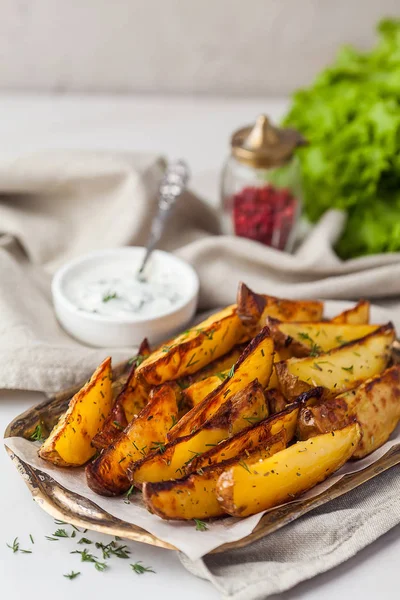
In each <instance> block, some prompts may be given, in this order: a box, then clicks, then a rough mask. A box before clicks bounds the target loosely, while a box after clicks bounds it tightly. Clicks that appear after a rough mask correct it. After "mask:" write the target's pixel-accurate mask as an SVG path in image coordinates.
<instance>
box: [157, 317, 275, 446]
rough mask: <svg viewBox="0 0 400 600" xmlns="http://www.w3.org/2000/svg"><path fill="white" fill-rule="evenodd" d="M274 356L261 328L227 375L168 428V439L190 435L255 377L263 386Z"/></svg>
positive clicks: (267, 337) (268, 377)
mask: <svg viewBox="0 0 400 600" xmlns="http://www.w3.org/2000/svg"><path fill="white" fill-rule="evenodd" d="M273 357H274V342H273V340H272V338H271V337H270V334H269V329H268V327H265V328H264V329H263V330H262V331H261V332H260V333H259V334H258V335H257V336H256V337H255V338H254V339H253V340H252V341H251V342H250V344H249V345H248V346H247V347H246V349H245V351H244V352H243V354H242V355H241V356H240V358H239V360H238V361H237V363H236V364H235V366H234V367H233V368H232V372H231V373H230V377H228V378H227V379H226V380H225V381H223V382H222V383H221V385H220V386H219V387H218V388H217V389H216V390H214V391H213V392H211V394H209V395H208V396H206V398H204V400H202V401H201V402H200V403H199V404H197V405H196V406H194V407H193V408H192V409H191V410H190V411H189V412H188V413H186V415H185V416H184V417H182V419H181V420H180V421H179V422H178V423H177V424H176V425H175V427H173V428H172V429H171V431H170V432H169V434H168V440H169V441H173V440H176V439H177V438H178V437H183V436H185V435H188V434H190V433H191V432H193V431H196V430H197V429H200V427H201V426H202V425H203V423H205V422H206V421H207V420H208V419H210V418H211V417H212V416H213V415H214V414H215V413H216V412H217V411H218V410H219V408H220V407H221V406H222V405H223V404H225V403H226V402H227V401H228V400H229V399H230V398H231V397H232V396H234V395H235V394H236V393H237V392H240V390H243V389H244V388H245V387H246V386H247V385H248V384H249V382H251V381H254V380H255V379H257V380H258V382H259V383H260V385H261V386H262V387H263V388H264V387H265V386H266V385H267V384H268V381H269V379H270V377H271V372H272V365H273Z"/></svg>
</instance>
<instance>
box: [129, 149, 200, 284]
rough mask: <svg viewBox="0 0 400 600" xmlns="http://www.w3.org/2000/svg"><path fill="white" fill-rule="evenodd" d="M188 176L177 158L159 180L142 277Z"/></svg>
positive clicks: (141, 268)
mask: <svg viewBox="0 0 400 600" xmlns="http://www.w3.org/2000/svg"><path fill="white" fill-rule="evenodd" d="M189 177H190V172H189V167H188V166H187V164H186V163H185V161H183V160H178V161H177V162H173V163H171V164H169V165H168V167H167V169H166V171H165V173H164V176H163V178H162V180H161V184H160V192H159V199H158V210H157V214H156V216H155V217H154V219H153V222H152V224H151V229H150V236H149V239H148V241H147V244H146V253H145V255H144V259H143V262H142V265H141V267H140V269H139V272H138V275H139V277H142V278H143V271H144V269H145V267H146V264H147V261H148V260H149V258H150V256H151V253H152V252H153V250H154V248H155V247H156V246H157V244H158V242H159V241H160V238H161V236H162V233H163V231H164V227H165V223H166V221H167V219H168V217H169V214H170V212H171V210H172V208H173V206H174V204H175V201H176V200H177V198H178V197H179V196H180V195H181V194H182V193H183V192H184V190H185V189H186V186H187V183H188V181H189Z"/></svg>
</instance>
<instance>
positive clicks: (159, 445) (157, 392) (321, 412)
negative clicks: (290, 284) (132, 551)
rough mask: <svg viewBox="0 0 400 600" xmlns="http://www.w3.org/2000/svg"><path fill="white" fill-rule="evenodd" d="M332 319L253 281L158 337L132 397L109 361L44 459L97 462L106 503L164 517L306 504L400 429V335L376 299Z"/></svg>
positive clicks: (63, 463)
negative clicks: (129, 498)
mask: <svg viewBox="0 0 400 600" xmlns="http://www.w3.org/2000/svg"><path fill="white" fill-rule="evenodd" d="M323 310H324V306H323V302H320V301H315V300H313V301H294V300H286V299H280V298H274V297H271V296H267V295H264V294H257V293H255V292H253V291H251V290H250V289H249V288H248V287H247V286H246V285H244V284H243V283H241V284H240V285H239V290H238V297H237V303H236V304H234V305H232V306H228V307H227V308H225V309H224V310H221V311H220V312H217V313H216V314H213V315H212V316H210V317H209V318H207V319H206V320H205V321H203V322H202V323H200V324H199V325H196V326H195V327H193V328H191V329H189V330H187V331H185V332H183V333H181V334H180V335H178V336H177V337H175V338H174V339H171V340H169V341H167V342H165V343H164V344H162V345H160V346H159V347H157V348H156V349H154V350H151V349H150V347H149V345H148V343H147V341H146V340H145V341H144V342H143V344H142V346H141V348H140V349H139V354H138V355H137V356H136V357H134V359H132V367H131V370H130V372H129V375H128V377H127V378H126V376H125V381H124V385H123V387H122V389H121V386H119V388H118V389H119V392H118V394H114V393H113V386H112V368H111V360H110V359H109V358H107V359H106V360H105V361H104V362H103V363H102V364H101V365H100V366H99V367H98V369H97V370H96V371H95V373H94V374H93V376H92V378H91V379H90V380H89V381H88V382H87V383H86V384H85V385H84V386H83V388H82V389H81V390H80V391H79V392H78V393H77V394H76V395H75V396H74V397H73V398H72V399H71V401H70V403H69V407H68V410H67V411H66V413H65V414H64V415H62V417H61V418H60V420H59V421H58V423H57V425H56V426H55V427H54V429H53V431H52V432H51V433H50V435H49V437H48V438H47V439H46V440H45V442H44V443H43V445H42V446H41V448H40V450H39V455H40V456H41V458H43V459H45V460H48V461H50V462H52V463H54V464H55V465H57V466H59V467H63V468H66V467H78V466H82V465H85V464H86V475H87V482H88V485H89V486H90V488H91V489H92V490H94V491H95V492H97V493H98V494H102V495H105V496H116V495H122V494H124V493H126V492H127V490H129V489H131V486H132V485H133V486H135V487H137V488H140V489H141V490H142V492H143V500H144V502H145V504H146V506H147V508H148V510H149V511H151V512H152V513H155V514H157V515H159V516H160V517H162V518H163V519H207V518H211V517H219V516H222V515H226V514H229V515H234V516H247V515H251V514H254V513H257V512H259V511H262V510H266V509H268V508H271V507H274V506H277V505H279V504H282V503H284V502H288V501H290V500H292V499H294V498H297V497H298V496H299V495H300V494H302V493H303V492H305V491H306V490H309V489H310V488H312V487H313V486H315V485H316V484H318V483H319V482H321V481H323V480H324V479H326V478H327V477H329V476H330V475H331V474H332V473H333V472H334V471H336V470H337V469H339V468H340V467H341V466H342V465H343V464H344V463H345V462H346V461H348V460H349V459H359V458H362V457H364V456H366V455H368V454H370V453H371V452H373V451H374V450H376V449H377V448H379V447H380V446H381V445H382V444H384V443H385V442H386V441H387V440H388V438H389V437H390V435H391V433H392V432H393V431H394V429H395V428H396V426H397V424H398V422H399V420H400V365H398V364H395V363H394V361H393V352H392V345H393V342H394V340H395V338H396V333H395V329H394V327H393V325H392V324H391V323H387V324H383V325H382V324H370V322H369V303H368V302H366V301H360V302H359V303H358V304H357V305H355V306H354V308H352V309H350V310H347V311H345V312H343V313H341V314H340V315H338V316H336V317H335V318H333V319H331V320H326V319H324V316H323ZM114 395H116V397H114Z"/></svg>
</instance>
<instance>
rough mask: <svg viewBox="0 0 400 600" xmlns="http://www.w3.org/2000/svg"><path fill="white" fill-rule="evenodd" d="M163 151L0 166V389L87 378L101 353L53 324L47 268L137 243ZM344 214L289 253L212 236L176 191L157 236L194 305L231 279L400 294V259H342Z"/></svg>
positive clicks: (313, 291)
mask: <svg viewBox="0 0 400 600" xmlns="http://www.w3.org/2000/svg"><path fill="white" fill-rule="evenodd" d="M163 165H164V163H163V160H162V159H161V158H160V157H157V156H154V155H148V154H147V155H146V154H129V153H112V152H104V153H101V152H78V151H66V152H41V153H37V154H34V155H30V156H25V157H22V158H21V157H19V158H15V159H9V160H8V161H3V162H1V163H0V194H1V195H0V234H3V236H2V237H0V282H1V284H0V340H1V344H0V387H3V388H19V389H32V390H42V391H45V392H47V393H49V392H53V391H56V390H59V389H62V388H63V387H65V386H67V385H72V384H74V383H77V382H79V381H81V380H83V379H84V378H86V377H87V376H88V374H89V373H90V372H91V371H92V370H93V369H94V368H95V367H96V365H97V364H98V362H99V361H100V360H101V359H102V358H103V357H104V355H105V354H112V355H113V357H114V358H115V359H116V360H119V359H122V358H126V357H128V356H130V355H131V354H132V352H133V349H132V348H119V349H118V348H117V349H113V350H112V351H111V350H110V349H103V350H102V349H100V350H99V349H93V348H87V347H85V346H83V345H82V344H79V343H78V342H76V341H75V340H73V339H71V338H70V337H69V336H68V335H67V334H65V333H64V332H63V331H62V329H61V328H60V327H59V325H58V324H57V322H56V319H55V317H54V314H53V310H52V304H51V297H50V280H51V275H52V273H53V272H54V271H55V269H56V268H57V267H59V266H60V265H62V264H64V263H65V262H66V261H67V260H69V259H71V258H74V257H76V256H79V255H81V254H83V253H85V252H89V251H92V250H96V249H99V248H109V247H115V246H121V245H126V244H143V243H144V242H145V240H146V238H147V234H148V231H149V225H150V221H151V218H152V217H153V215H154V212H155V209H156V201H157V189H158V184H159V181H160V177H161V174H162V170H163ZM343 222H344V216H343V214H341V213H339V212H336V211H331V212H330V213H328V214H326V215H325V216H324V217H323V219H322V220H321V221H320V223H319V224H318V225H317V226H316V227H315V228H314V229H313V230H312V232H311V234H310V235H309V236H308V238H307V239H306V240H305V241H304V242H303V244H302V245H301V246H300V247H299V248H298V249H297V251H296V253H295V254H293V255H289V254H284V253H281V252H278V251H275V250H272V249H270V248H267V247H265V246H262V245H260V244H257V243H255V242H252V241H250V240H246V239H243V238H230V237H226V236H218V235H215V234H217V233H219V226H218V219H217V216H216V214H215V212H214V211H213V210H212V209H211V208H210V207H209V206H208V205H207V204H206V203H204V202H203V201H201V200H200V199H199V198H197V197H196V196H194V195H193V194H190V193H187V194H185V195H184V196H183V197H182V198H181V199H180V201H179V202H178V205H177V207H176V210H175V214H174V215H173V218H171V219H170V221H169V224H168V227H167V230H166V233H165V235H164V237H163V239H162V240H161V244H160V246H161V247H162V248H165V249H168V250H172V251H175V252H176V253H177V254H178V255H179V256H181V257H182V258H184V259H186V260H188V261H189V262H190V263H191V264H192V265H193V266H194V267H195V268H196V270H197V272H198V274H199V276H200V282H201V292H200V308H201V309H209V308H213V307H217V306H221V305H224V304H228V303H231V302H232V301H233V300H234V298H235V295H236V289H237V284H238V281H240V280H244V281H245V282H246V283H247V284H248V285H249V286H251V287H253V288H254V289H256V290H258V291H263V292H267V293H270V294H275V295H281V296H288V297H322V298H359V297H360V296H367V297H370V298H379V297H387V296H396V295H399V294H400V260H399V255H397V254H392V255H389V254H388V255H381V256H371V257H366V258H362V259H357V260H352V261H348V262H341V261H340V260H339V259H338V258H337V256H336V255H335V254H334V252H333V250H332V244H333V243H334V241H335V240H336V238H337V236H338V235H339V233H340V231H341V228H342V226H343Z"/></svg>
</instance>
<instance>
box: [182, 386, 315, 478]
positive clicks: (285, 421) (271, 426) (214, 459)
mask: <svg viewBox="0 0 400 600" xmlns="http://www.w3.org/2000/svg"><path fill="white" fill-rule="evenodd" d="M322 393H323V388H315V389H314V390H310V391H308V392H306V393H305V394H303V395H302V396H300V398H299V399H298V400H297V401H296V402H293V403H292V404H289V405H287V407H286V408H285V410H283V411H282V412H280V413H278V414H275V415H272V416H271V417H269V418H268V419H265V420H264V421H261V422H260V423H257V424H255V425H250V426H249V427H247V428H246V429H244V430H243V431H242V432H240V433H238V434H237V435H235V436H234V437H232V438H230V439H227V440H225V441H223V442H221V443H219V444H217V445H215V446H214V445H212V447H211V448H210V449H209V450H207V451H206V452H204V454H201V455H200V456H197V457H194V458H193V460H192V461H190V462H189V464H188V465H186V467H185V471H186V473H191V472H193V471H197V470H198V469H203V468H205V467H209V466H211V465H215V464H217V463H220V462H222V461H224V460H228V459H231V458H235V457H238V456H241V455H242V454H243V453H245V452H253V451H254V449H255V448H258V447H260V446H261V445H265V446H266V447H268V445H269V444H270V441H271V439H272V438H274V436H276V435H279V434H280V433H281V432H282V431H284V432H285V439H286V441H287V443H289V442H291V441H292V439H293V438H294V435H295V433H296V425H297V418H298V415H299V410H300V407H301V406H303V404H306V405H307V404H308V403H310V402H314V401H317V400H318V399H319V398H321V396H322Z"/></svg>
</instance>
